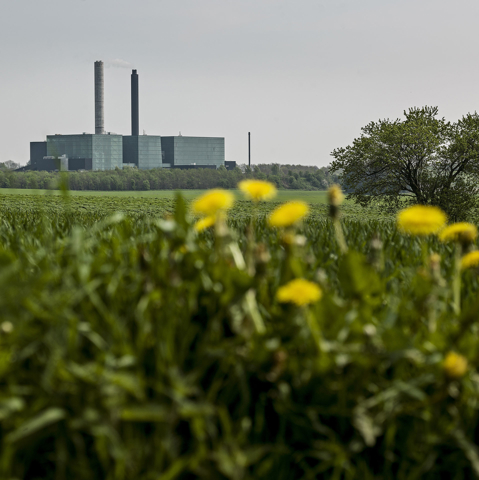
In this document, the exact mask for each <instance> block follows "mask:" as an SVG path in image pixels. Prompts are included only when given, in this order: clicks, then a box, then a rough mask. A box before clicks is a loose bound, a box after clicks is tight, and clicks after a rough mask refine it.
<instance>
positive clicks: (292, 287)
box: [276, 278, 323, 307]
mask: <svg viewBox="0 0 479 480" xmlns="http://www.w3.org/2000/svg"><path fill="white" fill-rule="evenodd" d="M322 295H323V292H322V291H321V289H320V288H319V286H318V285H316V284H315V283H313V282H309V281H308V280H305V279H304V278H297V279H295V280H291V282H289V283H287V284H286V285H283V286H282V287H280V288H278V291H277V293H276V298H277V299H278V301H279V302H280V303H294V304H295V305H298V306H299V307H302V306H303V305H308V304H310V303H314V302H317V301H318V300H320V299H321V297H322Z"/></svg>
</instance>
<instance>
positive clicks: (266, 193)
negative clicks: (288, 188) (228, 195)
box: [238, 180, 276, 202]
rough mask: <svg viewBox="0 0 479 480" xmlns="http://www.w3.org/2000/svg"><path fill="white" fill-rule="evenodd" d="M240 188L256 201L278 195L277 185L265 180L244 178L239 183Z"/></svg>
mask: <svg viewBox="0 0 479 480" xmlns="http://www.w3.org/2000/svg"><path fill="white" fill-rule="evenodd" d="M238 188H239V189H240V190H241V191H242V192H243V193H244V194H245V195H246V197H248V198H250V199H251V200H253V201H255V202H259V201H260V200H269V199H271V198H273V197H275V196H276V187H275V186H274V185H273V184H272V183H270V182H265V181H263V180H243V181H241V182H240V183H239V184H238Z"/></svg>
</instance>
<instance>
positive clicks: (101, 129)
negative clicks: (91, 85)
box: [95, 61, 105, 135]
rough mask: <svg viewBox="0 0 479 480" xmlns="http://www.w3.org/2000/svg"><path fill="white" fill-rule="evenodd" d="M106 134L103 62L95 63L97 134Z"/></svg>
mask: <svg viewBox="0 0 479 480" xmlns="http://www.w3.org/2000/svg"><path fill="white" fill-rule="evenodd" d="M103 133H105V117H104V111H103V62H101V61H98V62H95V134H98V135H102V134H103Z"/></svg>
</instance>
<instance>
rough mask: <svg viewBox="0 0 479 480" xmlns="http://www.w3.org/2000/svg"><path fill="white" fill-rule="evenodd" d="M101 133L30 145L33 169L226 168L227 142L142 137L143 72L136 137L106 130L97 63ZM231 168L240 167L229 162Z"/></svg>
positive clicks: (134, 93)
mask: <svg viewBox="0 0 479 480" xmlns="http://www.w3.org/2000/svg"><path fill="white" fill-rule="evenodd" d="M94 81H95V133H94V134H88V133H83V134H77V135H58V134H57V135H47V138H46V141H44V142H31V143H30V163H29V165H28V167H27V168H28V169H30V170H66V171H70V170H113V169H115V168H123V167H124V166H130V167H131V166H135V167H137V168H139V169H142V170H145V169H146V170H147V169H152V168H218V167H220V166H221V165H225V140H224V138H223V137H186V136H181V135H179V136H173V137H171V136H168V137H166V136H165V137H161V136H159V135H139V88H138V73H137V71H136V70H133V71H132V74H131V135H118V134H114V133H109V132H105V129H104V78H103V62H101V61H98V62H95V66H94ZM227 163H228V168H234V166H232V165H231V164H232V163H235V162H227Z"/></svg>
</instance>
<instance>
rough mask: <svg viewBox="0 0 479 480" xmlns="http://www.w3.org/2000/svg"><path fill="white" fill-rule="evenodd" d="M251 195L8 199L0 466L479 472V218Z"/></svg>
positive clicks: (12, 474) (74, 475) (199, 472)
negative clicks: (475, 222) (462, 221)
mask: <svg viewBox="0 0 479 480" xmlns="http://www.w3.org/2000/svg"><path fill="white" fill-rule="evenodd" d="M253 187H255V188H256V187H257V185H256V184H253V185H251V184H243V185H242V186H241V190H242V191H243V192H245V193H246V195H247V196H248V197H249V198H251V199H252V200H247V199H244V198H243V197H241V198H242V199H241V200H239V198H240V197H239V194H236V196H237V200H236V202H235V203H234V204H233V206H232V207H231V208H229V207H230V204H231V202H232V200H233V198H232V196H233V193H232V192H230V191H219V192H209V193H207V194H206V195H203V196H202V197H200V199H198V200H194V201H192V202H186V201H184V200H183V198H182V197H181V196H178V197H177V198H176V199H171V198H150V197H144V198H142V197H138V198H136V197H123V196H118V197H113V196H105V197H100V196H74V195H70V194H68V192H67V191H65V190H64V191H63V192H62V194H61V195H23V196H22V195H14V194H12V195H2V196H1V197H0V200H1V214H0V215H1V216H0V291H1V292H2V294H1V295H0V311H1V312H2V316H1V320H0V387H1V388H0V478H2V479H3V478H4V479H8V480H14V479H15V480H17V479H18V480H20V479H26V480H37V479H38V480H39V479H42V480H63V479H75V480H127V479H128V480H130V479H135V480H153V479H159V478H161V479H162V480H172V479H179V480H192V479H205V480H206V479H208V480H226V479H230V480H250V479H251V480H253V479H255V480H256V479H262V480H263V479H274V480H294V479H316V478H325V479H334V480H339V479H364V480H368V479H371V480H372V479H374V480H376V479H377V480H379V479H381V480H389V479H391V480H392V479H399V480H406V479H407V480H410V479H419V478H420V479H426V480H429V479H431V480H432V479H434V480H436V479H438V478H448V479H449V478H450V479H457V480H465V479H470V478H474V477H475V476H478V475H479V452H478V449H477V446H476V445H477V442H478V440H479V438H478V412H479V409H478V407H479V375H478V374H477V366H478V364H479V359H478V357H477V352H478V347H479V345H478V338H479V337H478V333H479V331H478V330H479V324H478V322H477V318H478V315H479V302H478V289H479V282H478V277H477V265H478V264H479V258H477V257H479V254H478V252H477V250H475V248H476V246H475V245H476V244H475V242H476V234H477V231H476V230H475V227H474V226H471V225H466V226H459V227H457V226H456V227H454V228H455V230H453V231H451V230H443V227H444V219H445V217H444V215H443V214H442V213H441V212H440V211H439V210H434V211H431V210H427V209H428V208H433V207H423V208H426V211H424V212H423V211H421V212H419V213H418V212H417V211H416V210H409V211H407V213H406V214H403V215H402V216H400V217H399V224H398V223H397V222H398V221H397V220H396V215H395V214H394V215H393V214H383V213H381V211H380V210H378V209H377V210H375V209H374V208H372V209H368V210H361V209H360V207H358V206H356V205H350V204H347V205H341V196H342V194H341V192H340V190H339V189H337V188H335V189H331V190H330V193H329V204H328V205H325V204H316V205H308V204H306V203H304V202H301V201H298V202H295V203H291V204H286V206H284V205H281V204H279V203H277V202H275V201H274V199H273V200H272V201H270V202H263V201H262V195H263V194H262V193H261V192H264V196H266V190H264V191H263V190H261V188H256V189H254V188H253ZM268 192H269V193H268V195H270V194H271V190H268ZM270 196H272V195H270Z"/></svg>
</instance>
